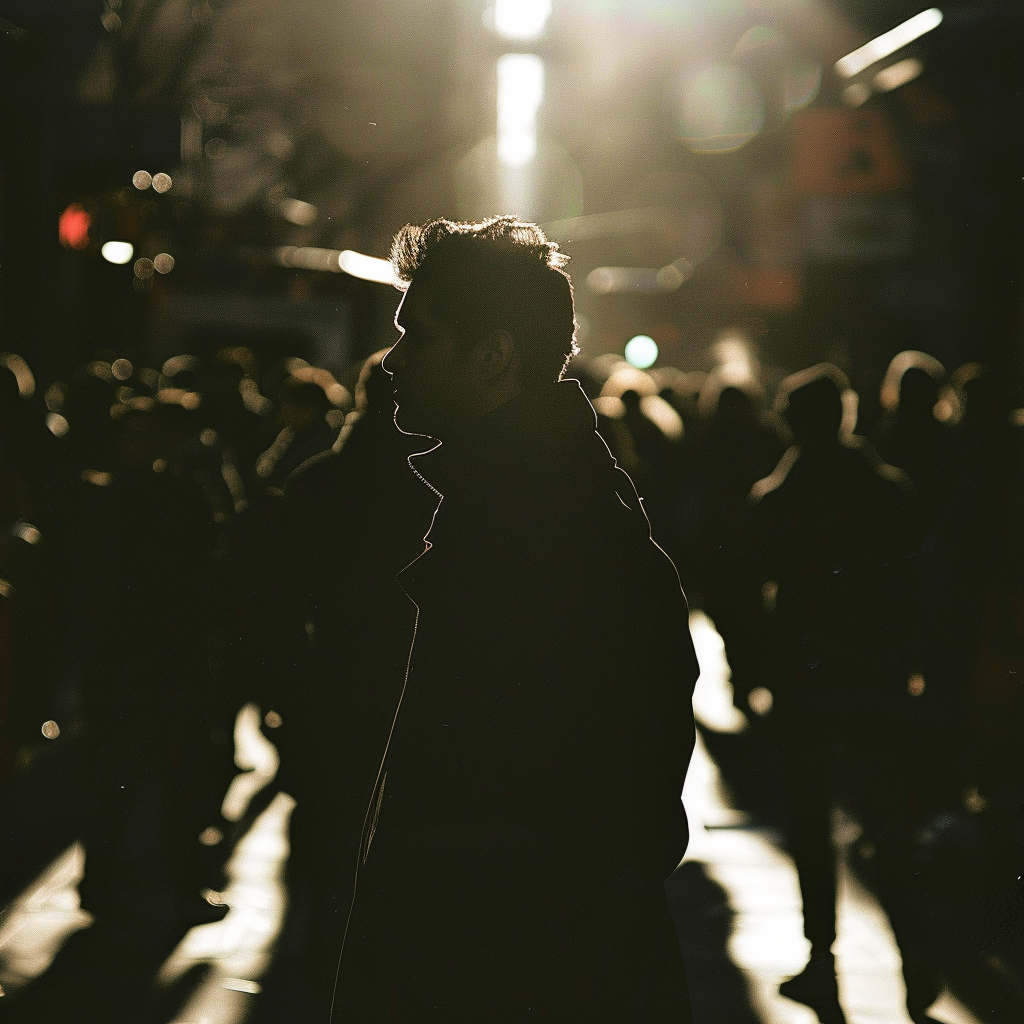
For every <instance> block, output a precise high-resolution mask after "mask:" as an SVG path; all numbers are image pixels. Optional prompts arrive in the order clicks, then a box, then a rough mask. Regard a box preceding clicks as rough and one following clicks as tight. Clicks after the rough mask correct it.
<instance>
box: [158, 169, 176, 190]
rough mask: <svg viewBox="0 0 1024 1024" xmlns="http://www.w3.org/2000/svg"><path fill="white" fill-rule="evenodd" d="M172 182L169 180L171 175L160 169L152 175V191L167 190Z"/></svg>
mask: <svg viewBox="0 0 1024 1024" xmlns="http://www.w3.org/2000/svg"><path fill="white" fill-rule="evenodd" d="M173 184H174V182H173V181H172V180H171V176H170V175H169V174H166V173H165V172H164V171H161V172H160V173H159V174H154V175H153V191H154V192H169V191H170V190H171V185H173Z"/></svg>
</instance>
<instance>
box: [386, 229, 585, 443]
mask: <svg viewBox="0 0 1024 1024" xmlns="http://www.w3.org/2000/svg"><path fill="white" fill-rule="evenodd" d="M567 261H568V257H567V256H566V255H565V254H564V253H561V252H559V250H558V246H557V245H556V244H555V243H554V242H549V241H548V240H547V238H545V236H544V233H543V232H542V231H541V230H540V228H538V227H537V226H536V225H535V224H527V223H524V222H523V221H519V220H516V218H514V217H495V218H493V219H491V220H487V221H483V222H481V223H478V224H469V223H465V222H458V221H450V220H432V221H429V222H428V223H426V224H424V225H423V226H422V227H415V226H412V225H408V226H406V227H404V228H403V229H402V230H401V231H400V232H399V233H398V234H397V235H396V236H395V241H394V244H393V246H392V250H391V262H392V264H393V266H394V268H395V273H396V274H397V276H398V277H399V279H400V280H401V281H403V282H404V285H405V296H404V297H403V299H402V302H401V304H400V305H399V308H398V313H397V315H396V317H395V324H396V326H397V327H398V329H399V330H400V331H401V332H402V337H401V338H399V340H398V341H397V342H396V343H395V345H394V347H393V348H392V349H391V351H390V352H389V353H388V355H387V357H386V358H385V361H384V368H385V369H386V370H387V371H389V372H390V373H391V374H393V375H394V384H395V401H396V402H397V404H398V412H397V414H396V422H397V423H398V425H399V427H401V428H402V429H403V430H405V431H407V432H409V433H422V434H429V435H431V436H433V437H440V438H441V439H442V440H443V439H444V438H445V437H446V436H450V435H451V434H452V433H453V432H455V431H458V430H459V429H461V428H462V427H464V426H465V425H466V424H468V423H470V422H472V421H473V420H474V419H476V418H478V417H479V416H481V415H483V414H484V413H486V412H489V411H490V410H491V409H493V408H496V407H497V406H499V405H502V404H503V403H504V402H506V401H508V400H509V399H510V398H512V397H514V396H515V395H516V394H518V393H519V392H520V391H522V390H523V388H526V387H529V386H531V385H534V384H542V383H547V382H552V381H556V380H558V379H560V378H561V376H562V374H563V373H564V372H565V368H566V366H567V365H568V363H569V360H570V359H571V358H572V357H573V356H574V355H575V354H576V352H577V351H578V349H577V346H576V340H575V335H576V320H575V317H574V315H573V299H572V285H571V284H570V282H569V277H568V275H567V274H566V273H565V272H564V271H563V269H562V268H563V267H564V266H565V264H566V262H567Z"/></svg>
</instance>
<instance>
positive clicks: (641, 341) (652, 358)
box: [625, 334, 658, 370]
mask: <svg viewBox="0 0 1024 1024" xmlns="http://www.w3.org/2000/svg"><path fill="white" fill-rule="evenodd" d="M625 351H626V359H627V360H628V362H629V364H630V365H631V366H635V367H636V368H637V369H638V370H646V369H647V367H648V366H653V365H654V364H655V362H656V361H657V359H658V343H657V342H656V341H655V340H654V339H653V338H652V337H650V336H649V335H647V334H638V335H636V337H635V338H630V339H629V341H628V342H626V350H625Z"/></svg>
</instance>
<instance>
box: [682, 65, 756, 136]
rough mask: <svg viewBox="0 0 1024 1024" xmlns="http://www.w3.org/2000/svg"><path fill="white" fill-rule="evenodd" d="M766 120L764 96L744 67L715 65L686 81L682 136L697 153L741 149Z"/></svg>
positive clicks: (702, 69) (703, 69) (683, 98)
mask: <svg viewBox="0 0 1024 1024" xmlns="http://www.w3.org/2000/svg"><path fill="white" fill-rule="evenodd" d="M764 117H765V100H764V96H763V94H762V93H761V90H760V88H759V86H758V84H757V82H755V81H754V79H753V78H752V77H751V76H750V75H749V74H747V72H746V71H743V70H742V69H741V68H737V67H732V66H730V65H727V64H713V65H709V66H707V67H704V68H701V69H700V70H699V71H697V72H696V73H695V74H693V75H691V76H689V78H688V79H687V80H686V82H685V85H684V88H683V96H682V110H681V116H680V136H681V138H682V141H683V142H685V143H686V145H687V146H688V147H689V148H690V149H692V150H693V151H694V152H697V153H729V152H732V151H733V150H736V149H740V148H741V147H742V146H745V145H746V144H747V143H748V142H749V141H750V140H751V139H752V138H754V136H756V135H757V134H758V133H759V132H760V131H761V129H762V128H763V127H764Z"/></svg>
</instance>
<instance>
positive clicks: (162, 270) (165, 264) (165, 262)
mask: <svg viewBox="0 0 1024 1024" xmlns="http://www.w3.org/2000/svg"><path fill="white" fill-rule="evenodd" d="M153 269H154V270H155V271H156V272H157V273H158V274H169V273H170V272H171V271H172V270H173V269H174V257H173V256H171V255H170V253H166V252H161V253H158V254H157V255H156V256H154V257H153Z"/></svg>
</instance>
